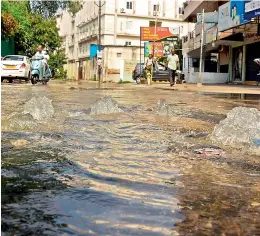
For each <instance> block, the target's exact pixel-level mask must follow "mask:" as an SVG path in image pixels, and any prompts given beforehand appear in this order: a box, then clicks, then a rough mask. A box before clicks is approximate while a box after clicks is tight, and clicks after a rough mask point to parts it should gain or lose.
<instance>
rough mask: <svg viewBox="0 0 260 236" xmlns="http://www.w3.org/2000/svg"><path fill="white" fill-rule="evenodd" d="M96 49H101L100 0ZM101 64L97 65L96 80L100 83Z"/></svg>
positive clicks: (99, 4)
mask: <svg viewBox="0 0 260 236" xmlns="http://www.w3.org/2000/svg"><path fill="white" fill-rule="evenodd" d="M98 51H99V52H100V51H101V0H99V3H98ZM100 67H101V65H100V64H99V65H98V82H99V83H100V74H101V68H100Z"/></svg>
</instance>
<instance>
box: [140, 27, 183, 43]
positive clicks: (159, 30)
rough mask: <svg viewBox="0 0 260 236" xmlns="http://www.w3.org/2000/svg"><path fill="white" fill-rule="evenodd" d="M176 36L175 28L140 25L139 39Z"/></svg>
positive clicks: (153, 39)
mask: <svg viewBox="0 0 260 236" xmlns="http://www.w3.org/2000/svg"><path fill="white" fill-rule="evenodd" d="M172 36H176V37H177V36H178V35H177V34H176V29H174V28H169V27H156V32H155V27H141V35H140V37H141V41H159V40H162V39H164V38H168V37H172Z"/></svg>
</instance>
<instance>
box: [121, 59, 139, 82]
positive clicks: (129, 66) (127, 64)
mask: <svg viewBox="0 0 260 236" xmlns="http://www.w3.org/2000/svg"><path fill="white" fill-rule="evenodd" d="M137 62H138V61H135V60H124V67H123V68H124V69H123V78H122V79H123V80H128V81H132V73H133V70H134V69H135V66H136V63H137Z"/></svg>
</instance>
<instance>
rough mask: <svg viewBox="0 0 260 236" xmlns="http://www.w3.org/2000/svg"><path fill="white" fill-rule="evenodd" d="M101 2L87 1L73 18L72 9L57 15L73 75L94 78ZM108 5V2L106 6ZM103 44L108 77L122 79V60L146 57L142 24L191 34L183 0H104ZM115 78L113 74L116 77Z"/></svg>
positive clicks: (102, 13) (104, 65)
mask: <svg viewBox="0 0 260 236" xmlns="http://www.w3.org/2000/svg"><path fill="white" fill-rule="evenodd" d="M96 4H98V1H85V2H84V5H83V8H82V9H81V10H80V11H79V12H78V13H77V14H76V15H75V17H72V16H71V15H70V14H69V13H68V12H62V13H61V14H59V15H58V16H57V25H58V27H59V29H60V35H61V37H62V38H63V39H64V49H65V52H66V55H67V59H68V60H67V61H68V63H67V65H66V67H67V70H68V75H69V76H70V77H74V78H76V79H91V78H93V77H94V75H95V73H96V58H91V52H90V45H91V44H97V43H98V22H99V19H98V6H97V5H96ZM103 4H104V5H103ZM102 5H103V7H102V9H101V19H100V20H101V44H102V45H103V46H104V50H103V58H102V60H103V61H102V64H103V68H104V70H103V72H104V76H105V77H107V76H108V75H110V76H112V74H114V77H115V78H119V69H120V61H121V60H122V59H127V60H139V59H140V54H141V58H143V54H144V52H143V51H144V48H143V45H144V42H141V45H140V27H145V26H155V22H157V24H156V25H157V26H161V27H173V28H175V27H177V28H179V29H180V30H179V32H180V34H181V36H182V35H185V34H187V32H188V29H189V26H188V25H189V23H187V22H183V21H182V17H183V14H182V13H183V9H182V6H183V1H182V0H176V1H173V0H156V1H155V0H142V1H137V0H136V1H127V0H107V1H102ZM112 77H113V76H112Z"/></svg>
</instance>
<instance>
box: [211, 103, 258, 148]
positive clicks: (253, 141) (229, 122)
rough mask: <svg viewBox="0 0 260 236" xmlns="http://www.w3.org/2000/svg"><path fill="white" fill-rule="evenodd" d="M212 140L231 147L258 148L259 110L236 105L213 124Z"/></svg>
mask: <svg viewBox="0 0 260 236" xmlns="http://www.w3.org/2000/svg"><path fill="white" fill-rule="evenodd" d="M211 139H212V141H213V142H215V143H217V144H223V145H228V146H232V147H238V148H241V147H249V148H253V149H257V150H258V149H260V147H259V145H258V142H257V141H258V140H259V139H260V111H258V110H257V109H256V108H247V107H236V108H234V109H232V110H231V111H230V112H229V113H228V114H227V118H226V119H224V120H222V121H221V122H220V123H219V124H218V125H216V126H215V128H214V131H213V133H212V135H211Z"/></svg>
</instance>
